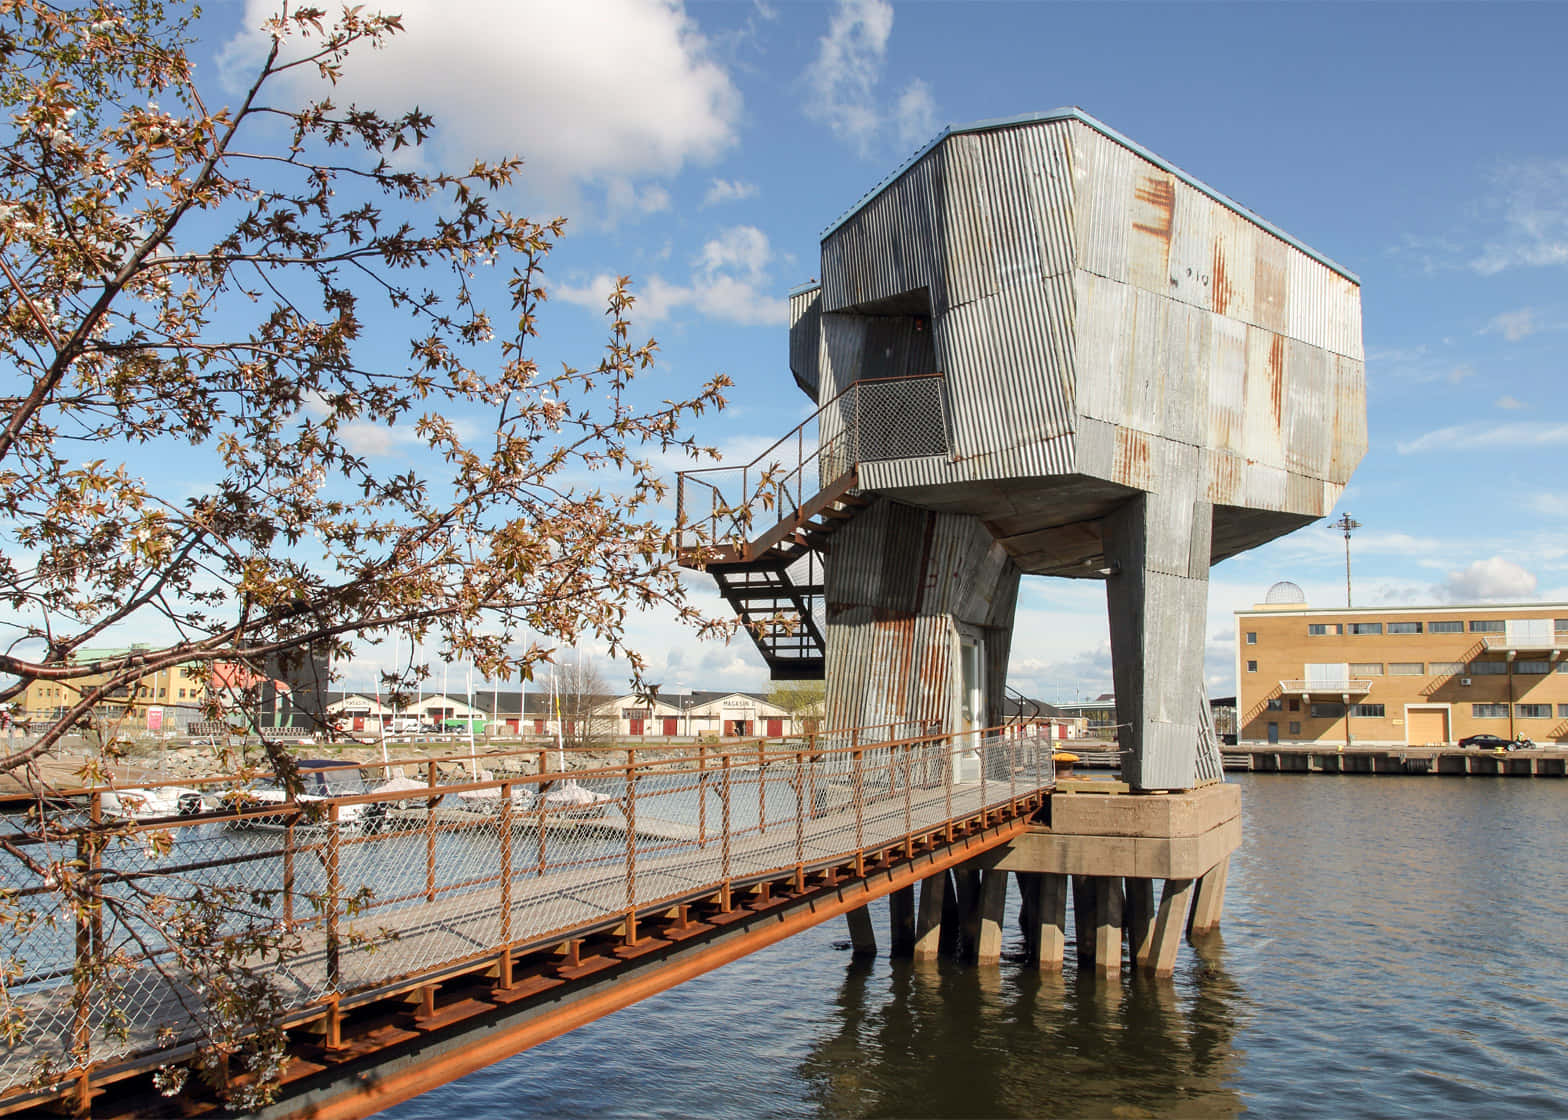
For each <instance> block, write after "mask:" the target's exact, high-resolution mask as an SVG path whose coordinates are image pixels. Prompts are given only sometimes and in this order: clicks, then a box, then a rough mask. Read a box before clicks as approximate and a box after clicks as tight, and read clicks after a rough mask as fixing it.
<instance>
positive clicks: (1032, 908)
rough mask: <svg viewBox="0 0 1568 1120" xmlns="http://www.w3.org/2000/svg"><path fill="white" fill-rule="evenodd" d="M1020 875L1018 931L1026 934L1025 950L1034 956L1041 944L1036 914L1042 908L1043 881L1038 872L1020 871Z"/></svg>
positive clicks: (1030, 955) (1031, 956) (1031, 957)
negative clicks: (1041, 891)
mask: <svg viewBox="0 0 1568 1120" xmlns="http://www.w3.org/2000/svg"><path fill="white" fill-rule="evenodd" d="M1017 875H1018V932H1020V933H1022V934H1023V935H1024V951H1025V952H1027V953H1028V954H1029V957H1030V959H1031V960H1032V959H1033V958H1034V955H1035V953H1036V952H1037V951H1038V950H1039V948H1040V946H1039V943H1038V940H1037V935H1038V934H1039V932H1040V926H1039V923H1038V922H1037V921H1036V915H1037V914H1038V913H1039V910H1040V889H1041V886H1042V884H1041V882H1040V876H1039V873H1038V872H1032V871H1020V872H1018V873H1017Z"/></svg>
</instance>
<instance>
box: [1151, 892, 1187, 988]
mask: <svg viewBox="0 0 1568 1120" xmlns="http://www.w3.org/2000/svg"><path fill="white" fill-rule="evenodd" d="M1193 882H1194V881H1193V880H1192V879H1167V880H1165V886H1164V888H1162V889H1161V891H1160V908H1159V910H1158V911H1157V912H1156V913H1155V917H1154V951H1153V953H1152V954H1151V955H1150V958H1149V966H1150V967H1152V968H1153V969H1154V975H1156V976H1169V975H1171V973H1173V972H1175V971H1176V951H1177V950H1178V949H1179V948H1181V932H1182V927H1183V926H1184V925H1185V924H1186V921H1187V908H1188V906H1189V905H1190V904H1191V902H1192V893H1193V886H1192V885H1193ZM1140 963H1141V962H1140Z"/></svg>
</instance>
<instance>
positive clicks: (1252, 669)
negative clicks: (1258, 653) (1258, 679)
mask: <svg viewBox="0 0 1568 1120" xmlns="http://www.w3.org/2000/svg"><path fill="white" fill-rule="evenodd" d="M1257 671H1258V663H1257V662H1256V661H1249V662H1247V672H1249V673H1256V672H1257Z"/></svg>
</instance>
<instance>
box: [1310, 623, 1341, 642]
mask: <svg viewBox="0 0 1568 1120" xmlns="http://www.w3.org/2000/svg"><path fill="white" fill-rule="evenodd" d="M1307 633H1308V634H1310V635H1312V636H1313V637H1314V638H1321V637H1322V636H1323V635H1325V634H1342V633H1344V628H1343V627H1341V626H1340V624H1339V623H1337V622H1314V623H1311V624H1309V625H1308V626H1307Z"/></svg>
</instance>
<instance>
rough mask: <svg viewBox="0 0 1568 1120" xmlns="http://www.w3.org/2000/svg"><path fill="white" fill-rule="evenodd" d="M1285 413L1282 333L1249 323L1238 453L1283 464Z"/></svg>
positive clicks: (1264, 462)
mask: <svg viewBox="0 0 1568 1120" xmlns="http://www.w3.org/2000/svg"><path fill="white" fill-rule="evenodd" d="M1284 415H1285V339H1284V336H1282V335H1278V334H1273V333H1271V332H1269V331H1266V330H1262V329H1260V328H1258V327H1248V328H1247V387H1246V415H1245V418H1244V427H1243V436H1242V444H1241V453H1242V454H1243V455H1244V456H1245V457H1246V458H1247V459H1249V460H1252V461H1253V462H1255V463H1259V464H1261V465H1263V466H1268V467H1278V468H1283V467H1284V465H1285V441H1284V435H1283V431H1284V428H1283V420H1284ZM1265 508H1268V509H1277V508H1279V507H1278V506H1267V507H1265Z"/></svg>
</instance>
